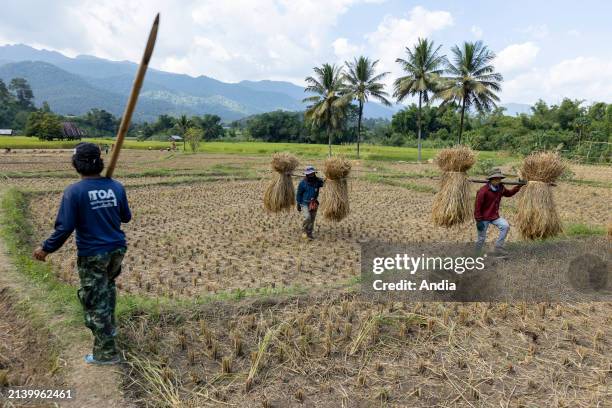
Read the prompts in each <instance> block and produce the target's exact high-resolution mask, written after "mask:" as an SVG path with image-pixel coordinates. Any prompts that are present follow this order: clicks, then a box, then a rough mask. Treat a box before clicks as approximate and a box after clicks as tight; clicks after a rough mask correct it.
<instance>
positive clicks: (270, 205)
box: [264, 153, 299, 213]
mask: <svg viewBox="0 0 612 408" xmlns="http://www.w3.org/2000/svg"><path fill="white" fill-rule="evenodd" d="M298 163H299V162H298V159H297V158H296V157H295V156H293V155H292V154H289V153H275V154H274V155H273V156H272V169H273V170H274V171H275V173H274V176H273V177H272V181H270V184H268V187H267V188H266V191H265V193H264V207H265V209H266V210H267V211H269V212H273V213H276V212H279V211H282V210H287V211H288V210H290V209H291V207H293V205H294V204H295V191H294V189H293V180H292V178H291V173H293V171H294V170H295V168H296V167H297V166H298Z"/></svg>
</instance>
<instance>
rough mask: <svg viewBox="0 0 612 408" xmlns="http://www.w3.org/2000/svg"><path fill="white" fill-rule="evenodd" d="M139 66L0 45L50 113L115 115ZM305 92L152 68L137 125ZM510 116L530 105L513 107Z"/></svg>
mask: <svg viewBox="0 0 612 408" xmlns="http://www.w3.org/2000/svg"><path fill="white" fill-rule="evenodd" d="M137 68H138V66H137V64H135V63H132V62H128V61H110V60H106V59H103V58H98V57H94V56H90V55H79V56H77V57H75V58H70V57H67V56H65V55H63V54H61V53H59V52H56V51H48V50H37V49H35V48H32V47H29V46H27V45H23V44H17V45H5V46H0V79H2V80H4V81H5V82H6V83H7V84H8V82H9V81H10V80H11V79H12V78H15V77H23V78H25V79H27V80H28V82H29V83H30V86H31V87H32V90H33V92H34V97H35V104H36V105H37V106H41V105H42V103H43V102H44V101H46V102H48V103H49V105H50V107H51V109H52V110H53V111H54V112H57V113H60V114H63V115H82V114H84V113H86V112H87V111H88V110H90V109H92V108H98V109H105V110H107V111H108V112H111V113H113V114H114V115H116V116H119V115H121V114H122V113H123V109H124V106H125V101H126V100H127V96H128V94H129V92H130V89H131V86H132V81H133V79H134V74H135V72H136V69H137ZM304 96H305V94H304V88H302V87H300V86H298V85H295V84H293V83H291V82H284V81H270V80H263V81H246V80H245V81H241V82H238V83H227V82H222V81H219V80H216V79H214V78H210V77H207V76H204V75H201V76H198V77H192V76H189V75H184V74H175V73H170V72H164V71H160V70H156V69H151V68H149V70H148V71H147V75H146V78H145V81H144V83H143V87H142V90H141V94H140V98H139V100H138V106H137V108H136V111H135V113H134V120H135V121H145V120H146V121H153V120H155V118H156V117H157V116H158V115H160V114H169V115H173V116H178V115H182V114H185V115H187V116H192V115H202V114H205V113H211V114H217V115H219V116H220V117H221V118H222V119H223V120H224V121H225V122H228V121H232V120H235V119H241V118H244V117H246V116H250V115H254V114H258V113H263V112H270V111H274V110H279V109H281V110H288V111H300V110H303V109H304V108H305V106H306V105H305V104H304V103H302V99H303V98H304ZM513 105H515V106H513V107H512V108H510V107H508V110H507V111H506V114H508V115H513V114H515V113H516V112H521V111H523V110H524V109H526V108H528V105H521V104H513ZM401 107H402V106H400V105H394V106H393V107H385V106H383V105H380V104H377V103H374V102H369V103H367V104H366V105H365V108H364V116H365V117H366V118H386V119H390V118H391V117H392V115H393V114H394V113H395V112H396V111H398V110H399V109H400V108H401Z"/></svg>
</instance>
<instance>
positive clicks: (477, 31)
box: [470, 25, 482, 38]
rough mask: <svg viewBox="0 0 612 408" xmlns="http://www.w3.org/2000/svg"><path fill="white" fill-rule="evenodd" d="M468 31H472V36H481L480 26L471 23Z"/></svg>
mask: <svg viewBox="0 0 612 408" xmlns="http://www.w3.org/2000/svg"><path fill="white" fill-rule="evenodd" d="M470 31H471V32H472V34H474V37H476V38H482V28H480V27H478V26H475V25H473V26H472V28H470Z"/></svg>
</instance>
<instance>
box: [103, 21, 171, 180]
mask: <svg viewBox="0 0 612 408" xmlns="http://www.w3.org/2000/svg"><path fill="white" fill-rule="evenodd" d="M158 27H159V13H157V15H156V16H155V21H154V22H153V27H151V32H150V33H149V39H148V40H147V47H146V48H145V52H144V55H143V56H142V61H141V62H140V66H139V67H138V71H137V72H136V78H135V79H134V84H133V85H132V91H131V92H130V97H129V98H128V101H127V105H126V106H125V111H124V112H123V116H122V117H121V125H120V126H119V131H118V132H117V140H116V141H115V148H114V149H113V153H112V156H111V159H110V162H109V164H108V167H107V168H106V177H109V178H110V177H112V176H113V172H114V171H115V167H116V166H117V160H118V159H119V152H120V151H121V146H122V145H123V140H124V139H125V135H126V134H127V131H128V128H129V127H130V121H131V120H132V113H134V108H136V102H138V95H139V94H140V88H141V87H142V82H143V81H144V77H145V74H146V72H147V68H148V67H149V61H150V60H151V55H152V54H153V48H154V47H155V40H156V39H157V28H158Z"/></svg>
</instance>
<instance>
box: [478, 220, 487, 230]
mask: <svg viewBox="0 0 612 408" xmlns="http://www.w3.org/2000/svg"><path fill="white" fill-rule="evenodd" d="M476 229H477V230H478V231H484V229H485V223H484V221H477V222H476Z"/></svg>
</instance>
